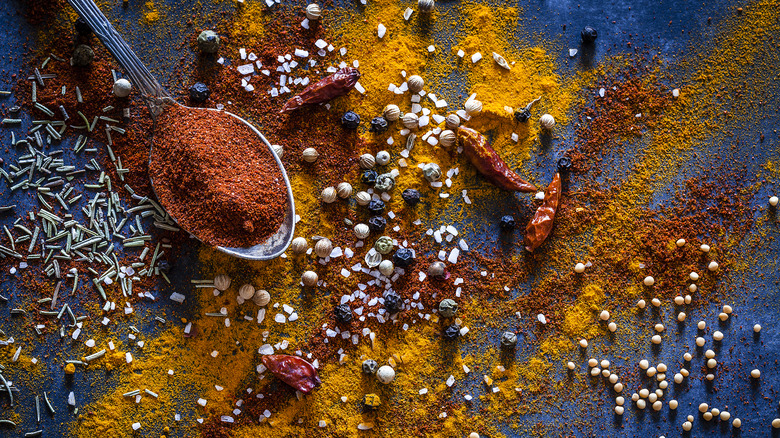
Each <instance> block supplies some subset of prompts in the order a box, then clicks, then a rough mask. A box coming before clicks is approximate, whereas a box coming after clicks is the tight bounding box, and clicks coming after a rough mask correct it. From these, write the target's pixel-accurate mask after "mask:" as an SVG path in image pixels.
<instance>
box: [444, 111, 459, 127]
mask: <svg viewBox="0 0 780 438" xmlns="http://www.w3.org/2000/svg"><path fill="white" fill-rule="evenodd" d="M444 125H445V126H446V127H447V129H451V130H453V131H454V130H456V129H458V126H460V117H458V115H457V114H450V115H448V116H447V118H446V119H444Z"/></svg>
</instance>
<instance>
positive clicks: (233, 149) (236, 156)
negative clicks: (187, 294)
mask: <svg viewBox="0 0 780 438" xmlns="http://www.w3.org/2000/svg"><path fill="white" fill-rule="evenodd" d="M150 174H151V176H152V179H153V181H154V187H155V191H156V194H157V196H158V197H159V199H160V202H162V204H163V205H164V206H165V208H166V209H167V210H168V212H169V213H170V214H171V216H172V217H173V218H175V219H176V220H177V222H178V223H179V225H181V226H182V227H183V228H184V229H186V230H187V231H189V232H191V233H193V234H195V235H196V236H198V237H199V238H200V239H201V240H203V241H204V242H207V243H209V244H211V245H221V246H228V247H248V246H252V245H256V244H258V243H262V242H263V241H264V240H265V239H266V238H267V237H269V236H271V235H272V234H273V233H274V232H275V231H276V230H278V229H279V226H280V225H281V223H282V220H283V219H284V211H285V210H284V209H285V205H286V202H287V201H286V196H287V194H286V190H285V184H284V179H283V177H282V174H281V172H280V171H279V169H278V168H277V166H276V163H275V162H274V158H273V156H272V155H271V153H270V151H268V149H267V148H266V146H265V145H263V144H262V143H261V141H260V138H259V137H258V136H257V135H256V134H255V133H254V132H253V131H252V130H250V129H249V127H248V126H247V125H245V124H244V123H243V122H241V121H240V120H238V119H237V118H235V117H232V116H230V115H228V114H226V113H224V112H219V111H209V110H201V109H191V108H185V107H182V106H178V105H176V106H173V107H170V108H168V109H167V110H166V111H165V113H163V115H162V116H161V117H160V119H159V120H158V121H157V127H156V129H155V141H154V148H153V152H152V160H151V164H150Z"/></svg>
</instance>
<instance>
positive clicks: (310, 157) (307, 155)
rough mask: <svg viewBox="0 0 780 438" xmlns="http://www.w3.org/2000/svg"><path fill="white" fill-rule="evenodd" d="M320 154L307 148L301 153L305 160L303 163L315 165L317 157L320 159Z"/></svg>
mask: <svg viewBox="0 0 780 438" xmlns="http://www.w3.org/2000/svg"><path fill="white" fill-rule="evenodd" d="M319 156H320V154H319V153H318V152H317V150H316V149H314V148H306V149H304V150H303V152H302V153H301V158H303V161H305V162H307V163H313V162H315V161H317V157H319Z"/></svg>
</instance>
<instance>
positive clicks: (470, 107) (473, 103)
mask: <svg viewBox="0 0 780 438" xmlns="http://www.w3.org/2000/svg"><path fill="white" fill-rule="evenodd" d="M463 109H465V110H466V112H467V113H468V114H469V115H474V114H477V113H479V112H481V111H482V102H480V101H478V100H477V99H471V100H467V101H466V104H465V105H463Z"/></svg>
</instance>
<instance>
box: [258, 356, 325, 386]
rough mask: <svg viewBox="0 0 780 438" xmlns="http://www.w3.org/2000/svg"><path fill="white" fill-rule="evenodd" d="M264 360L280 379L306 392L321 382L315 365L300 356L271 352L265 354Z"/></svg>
mask: <svg viewBox="0 0 780 438" xmlns="http://www.w3.org/2000/svg"><path fill="white" fill-rule="evenodd" d="M262 361H263V365H265V367H266V368H268V370H269V371H271V373H273V375H274V376H276V377H277V378H278V379H279V380H281V381H282V382H284V383H286V384H288V385H290V386H292V387H293V388H295V389H297V390H298V391H301V392H302V393H304V394H308V393H310V392H311V390H312V389H314V387H315V386H317V385H319V384H320V377H319V376H318V375H317V370H316V369H315V368H314V366H313V365H312V364H310V363H309V362H307V361H305V360H303V359H301V358H300V357H298V356H290V355H286V354H271V355H268V356H263V358H262Z"/></svg>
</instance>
